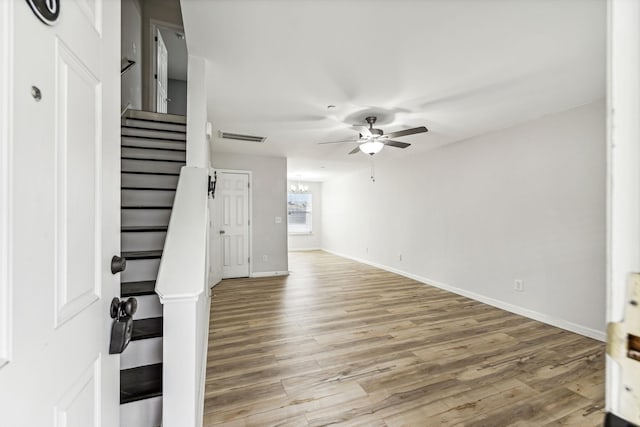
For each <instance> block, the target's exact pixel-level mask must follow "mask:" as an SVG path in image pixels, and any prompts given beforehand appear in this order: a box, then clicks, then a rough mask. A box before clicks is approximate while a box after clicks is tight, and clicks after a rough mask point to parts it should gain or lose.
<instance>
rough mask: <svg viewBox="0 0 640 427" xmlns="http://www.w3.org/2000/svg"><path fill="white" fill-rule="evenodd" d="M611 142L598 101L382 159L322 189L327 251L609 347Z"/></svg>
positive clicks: (326, 183)
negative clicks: (518, 286)
mask: <svg viewBox="0 0 640 427" xmlns="http://www.w3.org/2000/svg"><path fill="white" fill-rule="evenodd" d="M605 140H606V138H605V104H604V102H603V101H599V102H596V103H592V104H589V105H586V106H582V107H579V108H576V109H573V110H570V111H566V112H562V113H558V114H553V115H550V116H546V117H543V118H541V119H538V120H535V121H532V122H528V123H526V124H522V125H519V126H515V127H512V128H509V129H504V130H501V131H498V132H495V133H491V134H487V135H484V136H479V137H476V138H472V139H469V140H467V141H463V142H460V143H456V144H452V145H449V146H446V147H443V148H441V149H438V150H434V151H431V152H427V153H423V154H418V155H415V156H409V157H407V158H406V159H403V161H402V163H401V164H384V162H383V161H379V162H378V163H377V165H376V182H375V183H372V182H371V181H370V180H369V171H368V170H364V171H361V172H357V173H353V174H351V175H348V176H346V177H342V178H337V179H334V180H331V181H327V182H325V183H324V185H323V191H322V194H323V200H324V209H323V212H322V227H323V236H322V243H323V246H324V248H326V249H328V250H331V251H334V252H336V253H340V254H345V255H348V256H351V257H355V258H359V259H363V260H367V261H369V262H373V263H377V264H380V265H383V266H387V267H391V268H394V269H397V270H399V271H402V272H406V273H409V274H411V275H414V276H417V277H418V278H421V279H423V280H426V281H431V282H434V283H435V282H437V283H439V284H441V285H443V286H448V287H454V288H457V290H458V291H459V292H461V293H465V294H467V295H473V296H475V297H477V298H479V299H483V300H484V301H486V302H490V303H493V304H495V305H499V306H502V307H504V308H508V309H510V310H513V311H518V312H520V313H526V314H527V315H530V316H532V317H534V318H538V319H539V320H544V321H549V322H554V323H556V324H558V325H561V326H563V327H566V328H570V329H572V330H574V331H579V332H582V333H585V334H588V335H590V336H596V337H599V338H603V337H604V330H605V214H606V203H605V164H606V163H605V151H606V150H605V146H606V145H605ZM382 156H384V152H383V153H382V155H381V156H380V157H382ZM381 160H382V159H381ZM400 255H402V261H401V260H400ZM515 279H522V280H524V288H525V290H524V292H516V291H514V290H513V284H514V280H515Z"/></svg>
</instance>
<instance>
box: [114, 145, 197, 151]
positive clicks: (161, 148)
mask: <svg viewBox="0 0 640 427" xmlns="http://www.w3.org/2000/svg"><path fill="white" fill-rule="evenodd" d="M121 147H122V148H137V149H140V150H161V151H177V152H179V153H184V152H186V151H187V149H186V148H169V147H146V146H139V145H128V144H122V145H121Z"/></svg>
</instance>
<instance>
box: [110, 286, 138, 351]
mask: <svg viewBox="0 0 640 427" xmlns="http://www.w3.org/2000/svg"><path fill="white" fill-rule="evenodd" d="M137 309H138V301H137V300H136V299H135V298H129V299H127V300H126V301H124V300H122V301H120V298H117V297H116V298H114V299H112V300H111V313H110V314H111V318H112V319H114V320H115V321H114V322H113V325H112V327H111V340H110V342H109V354H120V353H122V352H123V351H124V349H125V348H127V346H128V345H129V342H130V341H131V336H132V334H133V315H134V314H135V313H136V310H137Z"/></svg>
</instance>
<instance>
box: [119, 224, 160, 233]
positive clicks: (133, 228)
mask: <svg viewBox="0 0 640 427" xmlns="http://www.w3.org/2000/svg"><path fill="white" fill-rule="evenodd" d="M168 228H169V227H167V226H166V225H123V226H122V228H121V229H120V230H121V231H122V232H134V233H135V232H137V233H144V232H150V231H167V229H168Z"/></svg>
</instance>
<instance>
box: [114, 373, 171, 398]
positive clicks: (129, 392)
mask: <svg viewBox="0 0 640 427" xmlns="http://www.w3.org/2000/svg"><path fill="white" fill-rule="evenodd" d="M157 396H162V363H156V364H153V365H145V366H138V367H136V368H131V369H123V370H122V371H120V404H124V403H130V402H135V401H138V400H143V399H150V398H152V397H157Z"/></svg>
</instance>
